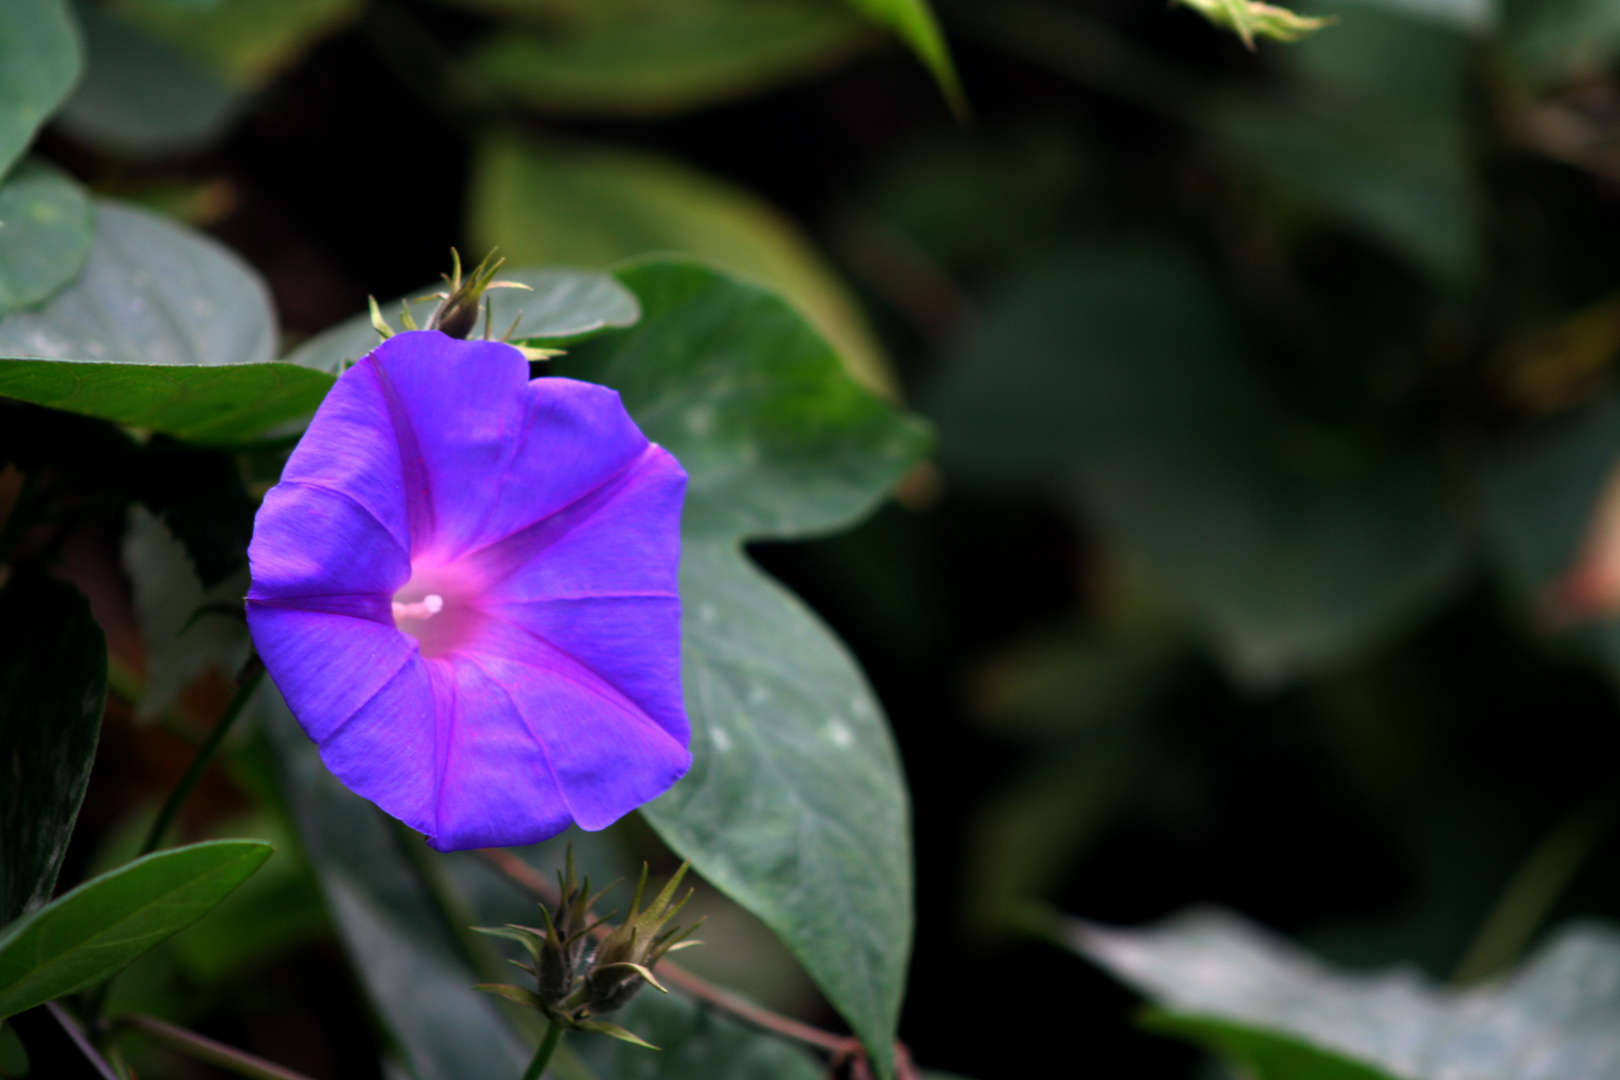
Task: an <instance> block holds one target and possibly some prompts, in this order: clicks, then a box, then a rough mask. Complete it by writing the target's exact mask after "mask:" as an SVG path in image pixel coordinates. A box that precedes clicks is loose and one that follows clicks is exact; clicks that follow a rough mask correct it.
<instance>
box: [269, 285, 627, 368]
mask: <svg viewBox="0 0 1620 1080" xmlns="http://www.w3.org/2000/svg"><path fill="white" fill-rule="evenodd" d="M497 276H498V277H499V279H500V280H502V281H516V282H521V283H522V284H524V285H527V286H529V288H530V289H531V290H532V291H525V290H522V289H494V290H491V291H490V292H489V293H488V294H487V297H488V300H489V305H490V309H489V310H490V319H489V325H490V328H491V330H492V332H493V333H495V334H496V335H498V336H506V337H507V339H508V340H511V341H522V342H528V343H530V344H556V345H565V344H568V343H569V342H573V341H578V340H580V339H582V338H585V337H588V336H590V335H592V334H595V333H599V332H601V331H602V330H605V329H608V328H611V327H620V326H631V325H634V323H635V321H636V320H637V319H639V318H640V317H641V309H640V308H639V307H637V305H636V298H635V297H634V296H632V295H631V294H630V292H629V290H627V289H626V288H625V287H624V286H623V285H620V284H619V283H618V282H617V281H615V280H614V279H613V278H611V277H609V276H608V275H607V274H602V273H598V272H596V271H594V270H561V269H556V268H549V269H540V268H526V269H525V268H519V269H516V270H508V269H507V268H505V267H502V268H501V271H500V273H499V274H498V275H497ZM442 287H443V283H442V282H441V283H439V284H438V285H424V286H423V287H422V288H421V289H419V290H417V291H416V292H413V293H410V294H409V295H408V296H405V297H398V298H396V299H394V300H391V301H389V302H388V303H386V304H383V305H381V310H382V313H383V317H384V318H386V319H388V320H389V322H390V324H391V325H393V326H394V328H395V329H396V330H398V329H403V325H402V324H401V323H400V318H399V311H400V305H401V303H402V302H403V301H404V300H407V299H411V300H414V299H416V298H418V297H423V296H430V295H431V294H432V293H433V292H434V291H435V290H437V289H439V288H442ZM433 303H434V302H431V301H430V302H429V303H427V304H419V305H415V307H414V311H415V318H416V320H417V322H418V323H419V324H420V323H421V322H423V321H424V320H425V319H426V318H427V315H428V313H429V312H431V311H432V310H433ZM508 331H510V334H509V335H508ZM480 332H482V331H480ZM377 340H378V338H377V331H376V329H375V328H374V327H373V326H372V325H371V316H370V315H369V314H367V313H361V314H359V315H356V316H354V318H352V319H345V320H344V321H343V322H341V323H339V324H338V325H336V326H334V327H332V328H331V329H330V330H326V331H324V332H322V333H320V334H317V335H316V336H315V337H313V338H311V339H309V340H308V341H306V342H304V343H303V344H302V345H300V346H299V347H298V348H296V349H294V350H293V351H292V352H291V353H289V354H288V355H287V357H286V361H287V363H289V364H297V365H299V366H300V367H309V368H315V369H317V370H319V371H327V372H331V373H332V374H340V373H341V372H342V371H343V369H344V368H345V367H347V366H348V365H349V364H352V363H354V361H356V360H358V359H360V358H361V357H362V356H364V355H365V354H366V353H368V352H370V351H371V350H372V349H375V348H376V347H377Z"/></svg>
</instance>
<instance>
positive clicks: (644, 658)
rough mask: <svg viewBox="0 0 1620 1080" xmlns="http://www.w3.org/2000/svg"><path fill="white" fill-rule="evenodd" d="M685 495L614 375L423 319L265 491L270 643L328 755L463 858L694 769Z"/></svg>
mask: <svg viewBox="0 0 1620 1080" xmlns="http://www.w3.org/2000/svg"><path fill="white" fill-rule="evenodd" d="M685 491H686V473H685V472H684V471H683V470H682V469H681V467H680V465H679V464H678V463H677V462H676V461H675V459H674V457H672V456H671V455H670V454H669V452H668V451H666V450H664V449H663V448H662V447H659V446H655V445H653V444H651V443H649V442H648V441H647V438H646V436H644V435H643V434H642V433H641V431H640V430H639V429H638V428H637V427H636V425H635V423H634V422H633V421H632V420H631V419H630V417H629V415H628V414H627V413H626V412H625V410H624V406H623V405H622V404H621V403H620V401H619V395H618V394H616V393H615V392H614V391H612V390H609V389H607V388H606V387H602V386H595V385H592V384H590V383H583V382H576V381H574V380H572V379H560V378H546V379H536V380H534V381H530V379H529V375H528V363H527V361H526V360H525V359H524V357H523V356H522V354H521V353H519V352H518V350H517V349H515V348H513V347H512V346H510V345H505V344H501V343H499V342H492V341H458V340H455V339H453V338H450V337H446V336H445V335H444V334H441V333H438V332H437V331H431V330H423V331H417V332H412V333H403V334H399V335H398V336H396V337H393V338H390V339H389V340H388V341H386V342H384V343H383V344H382V345H380V346H378V347H377V349H376V350H375V351H373V352H372V353H370V354H369V355H368V356H366V357H365V358H364V359H363V360H361V361H360V362H359V363H357V364H356V365H355V366H354V367H352V368H350V369H349V370H348V371H346V372H344V373H343V376H342V377H341V378H339V379H338V381H337V385H336V386H335V387H333V389H332V391H331V393H330V394H328V395H327V397H326V400H325V402H324V403H323V404H322V405H321V408H320V411H319V412H317V413H316V414H315V419H314V421H313V422H312V423H311V424H310V426H309V431H308V433H307V434H306V435H305V436H304V438H303V440H302V441H301V442H300V443H299V444H298V447H297V449H296V450H294V451H293V453H292V457H291V459H290V460H289V461H288V462H287V467H286V469H285V470H284V471H283V472H282V476H281V482H280V483H279V484H277V485H276V487H274V488H273V489H271V491H270V493H269V494H268V495H266V496H265V500H264V505H263V507H262V508H261V509H260V510H259V515H258V519H257V520H256V522H255V523H254V529H253V543H252V545H251V547H250V548H249V549H248V556H249V560H250V562H251V564H252V568H253V586H252V588H251V589H250V590H249V592H248V598H247V613H248V624H249V626H250V627H251V628H252V631H253V641H254V644H255V645H256V646H257V648H258V650H259V655H260V656H262V657H263V658H264V663H265V666H266V667H267V668H268V669H269V672H270V675H271V677H272V678H274V679H275V682H276V686H277V687H278V688H280V690H281V693H282V695H283V696H284V697H285V698H286V699H287V704H288V706H289V707H290V708H291V709H292V712H293V715H294V716H296V717H297V718H298V720H299V723H301V724H302V725H303V727H304V730H305V731H307V732H308V733H309V735H310V737H311V738H312V739H314V740H315V741H316V742H317V743H319V744H320V750H321V757H322V759H323V760H324V761H325V762H326V764H327V767H328V768H330V769H331V770H332V772H333V773H335V774H336V775H337V776H338V777H339V778H340V779H341V780H342V781H343V782H344V783H346V784H347V785H348V786H349V787H350V788H352V789H353V790H354V791H356V792H358V793H359V794H361V795H363V796H365V797H366V798H368V799H370V800H372V801H373V802H375V803H376V804H377V805H378V806H380V807H382V808H383V809H384V810H386V811H388V812H389V813H390V814H393V815H394V816H395V817H397V818H399V819H400V820H402V821H404V822H405V823H407V824H408V825H410V826H411V827H412V828H414V829H417V830H418V831H420V832H422V833H425V834H426V835H427V837H428V842H429V843H430V844H431V845H432V846H433V847H435V848H437V849H439V850H440V851H453V850H459V849H462V848H472V847H500V846H508V845H515V844H527V843H533V842H535V841H539V840H543V839H545V838H546V837H549V836H554V835H556V834H557V833H559V832H561V831H562V830H563V829H565V828H567V827H568V825H569V823H570V822H578V823H579V825H580V826H581V827H583V828H586V829H600V828H603V827H604V826H606V825H609V824H611V823H612V822H614V821H616V820H617V819H618V818H620V817H622V816H623V815H624V814H626V813H628V812H629V811H631V810H633V809H635V808H636V807H637V806H640V805H641V804H643V803H645V802H647V801H649V800H651V799H653V798H655V797H657V796H658V795H659V794H661V793H662V792H664V791H665V790H667V789H668V788H669V787H670V785H672V784H674V783H675V781H676V780H678V779H680V777H681V776H682V774H684V773H685V772H686V768H687V766H688V765H689V764H690V762H691V755H690V754H688V753H687V749H686V747H687V742H688V728H687V721H686V712H685V709H684V707H683V705H682V702H681V677H680V599H679V596H678V595H677V593H676V577H675V575H676V564H677V563H678V561H679V558H680V515H681V500H682V498H683V496H684V495H685Z"/></svg>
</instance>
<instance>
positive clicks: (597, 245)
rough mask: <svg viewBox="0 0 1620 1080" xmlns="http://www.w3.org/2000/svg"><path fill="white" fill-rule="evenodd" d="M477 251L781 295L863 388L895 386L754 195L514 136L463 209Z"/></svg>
mask: <svg viewBox="0 0 1620 1080" xmlns="http://www.w3.org/2000/svg"><path fill="white" fill-rule="evenodd" d="M467 212H468V226H467V227H468V230H469V231H470V232H471V233H472V235H473V237H474V239H475V240H476V242H477V247H478V248H479V249H485V248H488V247H499V248H500V249H501V253H502V254H504V255H505V256H506V257H507V258H509V259H511V260H512V261H513V262H514V263H518V264H534V263H539V264H548V265H557V264H562V265H577V266H595V267H603V266H610V265H612V264H614V263H617V262H620V261H622V260H624V259H628V258H632V257H634V256H638V255H644V254H648V253H652V252H683V253H687V254H690V255H693V256H696V257H697V258H699V259H702V260H705V261H707V262H711V263H713V264H714V265H716V266H718V267H719V268H721V269H724V270H728V271H730V272H732V273H734V274H738V275H741V276H742V277H744V278H747V279H751V280H754V281H758V282H760V283H762V284H764V285H766V286H769V287H770V288H773V289H775V290H777V291H779V292H781V293H782V295H783V296H785V297H786V298H787V299H788V300H789V301H790V302H791V303H792V304H794V306H795V307H797V308H798V309H799V310H800V311H801V312H803V313H804V315H805V316H806V318H808V319H809V320H810V321H811V323H813V324H814V325H815V327H816V328H817V329H818V330H819V331H820V332H821V333H823V334H825V335H826V337H827V339H828V340H829V341H830V342H832V344H833V346H834V348H836V349H837V350H838V352H839V355H840V356H841V357H842V359H843V361H844V363H845V364H846V366H847V367H848V370H849V372H850V374H851V375H853V376H854V377H855V379H856V380H857V381H858V382H860V383H861V384H862V385H863V386H866V387H868V388H869V389H873V390H876V391H878V392H879V393H883V394H886V395H891V396H892V395H893V393H894V389H895V383H894V376H893V374H892V373H891V372H890V370H889V367H888V362H887V361H886V360H885V359H884V357H883V353H882V351H881V349H880V347H879V346H878V344H877V342H876V340H875V339H874V338H873V336H872V333H871V330H870V329H869V328H868V327H867V325H866V323H865V321H864V319H863V318H862V316H861V314H860V311H859V309H858V308H857V306H856V304H855V302H854V300H853V299H852V298H851V297H850V295H849V293H848V292H847V291H846V290H845V288H844V286H843V284H842V283H841V282H840V281H839V280H838V278H837V277H836V276H835V275H834V274H833V272H832V271H831V270H830V269H829V268H828V267H827V265H826V264H825V263H824V262H823V261H822V259H821V257H820V256H819V255H818V254H817V253H816V252H815V250H814V249H813V248H812V247H811V246H810V244H809V243H808V242H807V241H806V240H805V238H804V237H803V236H801V235H800V234H799V233H798V231H797V229H796V228H795V227H794V226H793V225H792V224H791V223H790V222H789V221H788V220H787V219H786V218H784V217H782V216H781V215H780V214H778V213H777V212H776V211H775V210H774V209H772V208H771V207H769V206H768V205H766V204H765V203H763V202H761V201H760V200H758V199H757V198H755V197H754V196H753V195H751V194H749V193H747V192H745V191H742V190H739V189H737V188H734V187H731V186H730V185H728V184H725V183H722V182H721V181H719V180H716V179H714V178H712V177H709V176H705V175H704V174H702V173H698V172H694V171H692V170H691V169H688V168H687V167H686V166H684V165H680V164H678V163H676V162H674V161H670V160H668V159H665V158H660V157H654V156H652V155H648V154H641V153H634V152H629V151H622V150H610V149H603V148H595V147H593V148H585V147H574V146H569V147H564V146H561V145H556V144H548V143H538V142H535V141H532V140H529V139H526V138H522V137H519V136H514V135H497V136H493V137H490V138H486V139H485V140H484V141H483V142H482V143H481V144H480V146H479V148H478V153H477V158H476V162H475V165H474V174H473V183H472V189H471V192H470V197H469V200H468V211H467Z"/></svg>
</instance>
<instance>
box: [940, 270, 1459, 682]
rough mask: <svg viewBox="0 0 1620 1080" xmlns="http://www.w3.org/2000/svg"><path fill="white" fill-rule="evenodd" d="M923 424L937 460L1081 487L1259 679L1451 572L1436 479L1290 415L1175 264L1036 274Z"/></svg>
mask: <svg viewBox="0 0 1620 1080" xmlns="http://www.w3.org/2000/svg"><path fill="white" fill-rule="evenodd" d="M932 411H933V412H934V414H935V415H936V417H937V418H938V419H939V421H940V425H941V429H942V430H943V431H944V432H945V433H946V435H947V439H946V442H945V443H944V445H943V447H942V450H943V452H944V455H945V457H946V461H947V463H949V464H951V465H953V466H954V467H956V468H957V469H958V470H959V471H960V472H961V473H962V474H963V475H965V476H968V477H974V478H983V479H992V480H997V481H1006V480H1012V481H1015V482H1021V483H1024V484H1026V485H1031V486H1037V487H1048V488H1054V487H1055V488H1056V489H1057V490H1058V491H1060V492H1061V491H1064V490H1065V489H1068V490H1070V491H1072V492H1074V493H1075V494H1076V495H1077V496H1078V500H1079V501H1080V502H1081V503H1082V504H1083V506H1084V507H1085V508H1086V510H1087V511H1088V512H1090V513H1092V514H1095V515H1096V516H1097V518H1098V519H1100V521H1101V522H1102V524H1103V525H1104V526H1105V527H1106V528H1107V530H1108V531H1109V532H1111V533H1112V534H1113V535H1114V537H1115V538H1116V539H1117V540H1118V541H1119V542H1120V543H1122V544H1123V546H1125V547H1126V548H1127V549H1129V550H1131V551H1133V552H1135V553H1137V554H1139V555H1140V556H1141V557H1142V559H1143V560H1144V562H1145V563H1146V564H1147V566H1148V568H1149V569H1150V570H1151V571H1152V572H1153V574H1154V576H1155V578H1156V579H1157V580H1158V581H1159V582H1160V583H1162V585H1163V586H1164V587H1165V588H1166V589H1167V590H1168V591H1170V592H1171V593H1172V594H1173V595H1174V596H1175V597H1176V598H1177V599H1179V600H1180V601H1181V603H1182V604H1183V605H1184V606H1185V607H1186V609H1187V610H1188V612H1189V613H1190V615H1191V616H1192V617H1193V618H1194V619H1195V620H1196V622H1197V623H1198V625H1199V626H1200V627H1201V628H1202V630H1203V631H1204V634H1205V636H1206V637H1207V638H1208V639H1209V641H1210V642H1211V644H1212V645H1213V646H1214V647H1215V648H1216V649H1217V650H1218V651H1219V652H1220V653H1221V654H1222V655H1223V656H1224V657H1225V658H1226V660H1227V661H1228V663H1229V664H1230V665H1231V667H1232V668H1233V670H1234V671H1235V672H1236V673H1238V674H1239V675H1241V676H1243V677H1245V678H1248V679H1251V680H1254V681H1258V682H1262V683H1266V682H1274V681H1277V680H1279V679H1284V678H1288V677H1292V676H1294V675H1297V674H1299V673H1301V672H1306V671H1311V670H1321V669H1323V668H1325V667H1328V666H1331V665H1334V664H1338V663H1342V662H1344V661H1346V660H1347V659H1349V658H1351V657H1353V656H1355V655H1356V654H1357V653H1359V652H1362V651H1364V650H1366V649H1368V648H1370V647H1372V646H1373V645H1375V644H1376V643H1378V642H1379V641H1381V640H1383V639H1384V638H1385V637H1386V636H1387V635H1389V634H1391V633H1393V632H1395V631H1396V630H1398V629H1400V628H1401V627H1402V626H1403V625H1404V624H1406V623H1407V622H1409V621H1410V620H1411V619H1413V618H1414V617H1416V616H1417V615H1418V614H1419V613H1421V612H1423V611H1424V610H1426V609H1427V608H1428V607H1429V606H1430V605H1432V604H1433V603H1435V602H1436V601H1437V600H1438V599H1439V598H1440V597H1441V596H1443V595H1444V594H1445V593H1446V592H1447V591H1448V590H1450V589H1451V588H1452V587H1453V586H1454V585H1455V584H1456V583H1457V581H1458V578H1459V574H1460V572H1461V570H1462V566H1463V557H1462V556H1463V550H1464V546H1463V540H1462V536H1461V529H1460V526H1459V525H1458V524H1457V522H1456V521H1455V520H1454V519H1453V517H1452V515H1451V511H1450V507H1449V505H1448V498H1447V492H1446V489H1445V484H1444V473H1443V470H1442V468H1441V466H1440V464H1439V463H1438V462H1437V461H1436V460H1434V459H1433V458H1432V457H1431V456H1429V455H1428V454H1427V453H1426V452H1424V451H1421V450H1419V449H1417V448H1412V447H1408V446H1405V445H1404V444H1402V443H1401V442H1399V441H1398V440H1396V439H1395V438H1394V436H1392V435H1386V434H1382V433H1378V432H1376V431H1375V432H1373V433H1370V434H1369V433H1366V432H1360V431H1357V430H1354V429H1346V428H1341V427H1338V426H1334V425H1328V424H1324V423H1320V422H1316V421H1313V420H1312V419H1311V418H1310V417H1309V416H1307V415H1302V414H1301V412H1300V411H1299V410H1298V409H1296V408H1294V407H1292V406H1290V405H1289V404H1288V403H1287V401H1286V400H1285V399H1284V398H1283V397H1281V395H1280V394H1279V393H1278V392H1277V390H1276V389H1275V388H1274V387H1272V386H1271V385H1270V384H1269V383H1268V382H1266V380H1265V379H1264V378H1263V376H1262V368H1261V366H1260V364H1259V362H1258V356H1257V354H1256V351H1255V347H1254V345H1253V344H1252V343H1251V342H1250V341H1249V340H1248V339H1247V338H1246V336H1245V335H1244V334H1243V333H1242V332H1241V330H1240V328H1239V327H1238V325H1237V323H1236V320H1235V317H1234V315H1233V314H1232V312H1231V310H1230V307H1229V304H1228V302H1227V301H1226V300H1225V298H1224V296H1223V295H1222V293H1221V291H1220V290H1219V288H1218V287H1217V286H1216V285H1215V284H1214V283H1213V282H1212V281H1211V280H1210V277H1209V275H1208V274H1207V273H1206V272H1205V271H1204V270H1203V269H1202V268H1201V267H1200V266H1199V265H1198V264H1197V263H1196V262H1195V261H1194V260H1193V259H1192V258H1190V257H1189V256H1187V255H1186V254H1184V253H1182V252H1180V251H1178V250H1175V249H1170V248H1160V247H1134V248H1121V249H1116V250H1101V251H1097V252H1092V253H1086V254H1079V255H1074V256H1069V257H1064V258H1060V259H1056V260H1052V261H1050V262H1048V263H1045V264H1043V265H1041V266H1039V267H1037V268H1035V269H1034V270H1032V271H1030V272H1029V273H1027V274H1026V275H1025V276H1024V277H1023V279H1022V280H1020V281H1018V282H1016V283H1014V284H1013V285H1012V286H1011V287H1010V288H1009V289H1007V290H1006V291H1005V292H1004V294H1003V295H1002V297H1001V298H1000V299H999V300H998V301H994V302H992V304H991V305H989V306H988V307H987V308H986V310H985V312H984V316H983V319H982V322H981V325H980V327H979V331H978V333H976V334H975V335H974V336H973V337H972V338H971V340H969V341H968V343H967V344H966V346H965V347H964V348H963V349H962V351H961V352H960V353H959V355H958V356H957V357H956V358H955V359H954V361H953V363H952V365H951V367H950V369H949V370H948V371H947V373H946V375H945V377H944V379H943V380H942V381H941V384H940V386H939V393H938V395H937V398H936V400H935V403H934V408H933V410H932ZM1188 522H1197V523H1198V526H1197V528H1189V527H1188Z"/></svg>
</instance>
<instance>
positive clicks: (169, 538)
mask: <svg viewBox="0 0 1620 1080" xmlns="http://www.w3.org/2000/svg"><path fill="white" fill-rule="evenodd" d="M123 565H124V571H125V572H126V573H127V574H128V575H129V581H130V588H131V592H132V594H133V600H134V602H135V622H136V625H137V627H139V629H140V634H141V647H142V650H143V652H144V654H145V657H146V683H145V686H144V688H143V690H142V693H141V700H140V703H139V705H138V707H137V708H136V711H135V716H136V718H137V719H139V720H154V719H156V718H157V717H160V716H162V715H163V714H164V713H166V712H168V711H169V710H170V709H171V708H173V707H174V705H175V703H176V702H177V701H179V700H180V695H181V693H182V692H183V691H184V690H185V689H186V687H188V686H190V685H191V683H192V682H194V681H195V680H196V679H197V678H198V676H200V675H202V674H203V673H204V672H207V671H215V672H217V673H218V674H220V675H222V676H225V677H226V678H230V677H231V676H234V675H235V674H236V672H237V671H239V670H240V669H241V667H242V664H243V663H244V662H245V661H246V660H247V656H248V631H247V624H246V623H245V622H244V621H243V620H242V619H240V618H235V617H232V616H231V615H228V614H225V613H222V612H219V613H209V614H203V615H201V616H200V617H198V613H199V612H201V611H202V609H203V608H204V607H207V606H212V605H229V606H231V607H240V606H241V604H242V597H243V596H245V595H246V594H247V586H248V574H247V568H246V567H243V568H242V569H241V570H240V571H238V572H237V573H236V574H234V575H232V576H231V577H229V578H226V579H225V580H224V581H222V582H220V583H219V584H217V585H215V586H214V587H213V588H211V589H204V588H203V584H202V582H201V581H199V580H198V579H197V572H196V570H195V569H194V568H193V565H192V561H191V558H190V557H189V556H188V555H187V554H186V548H185V545H184V544H182V543H181V542H180V541H179V540H178V539H176V538H175V536H174V534H173V533H172V532H170V531H169V529H168V527H167V526H166V525H164V524H163V522H162V521H160V520H159V519H158V518H157V517H156V516H154V515H153V514H152V513H151V512H150V511H148V510H147V509H146V508H145V507H141V506H136V507H132V508H131V509H130V512H129V519H128V526H127V528H126V529H125V530H124V550H123Z"/></svg>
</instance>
